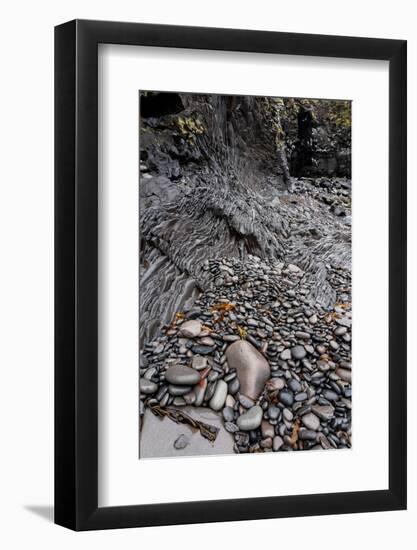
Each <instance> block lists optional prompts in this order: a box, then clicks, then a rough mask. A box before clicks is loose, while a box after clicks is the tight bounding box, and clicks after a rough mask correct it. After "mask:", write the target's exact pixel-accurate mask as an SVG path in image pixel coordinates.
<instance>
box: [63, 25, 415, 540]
mask: <svg viewBox="0 0 417 550" xmlns="http://www.w3.org/2000/svg"><path fill="white" fill-rule="evenodd" d="M103 43H111V44H124V45H142V46H160V47H175V48H194V49H204V50H228V51H239V52H258V53H270V54H289V55H303V56H321V57H338V58H354V59H374V60H387V61H388V62H389V403H388V404H387V406H388V407H389V488H388V489H387V490H376V491H358V492H345V493H334V494H305V495H297V496H274V497H262V498H245V499H233V500H216V501H200V502H183V503H173V504H152V505H148V504H147V505H137V506H118V507H98V498H97V494H98V474H97V472H98V468H97V464H98V448H97V434H98V409H97V405H98V390H97V386H98V350H97V335H98V329H97V326H98V315H97V307H98V292H97V276H98V259H97V258H98V250H97V246H98V211H97V209H98V206H97V199H98V185H97V184H98V152H97V145H98V132H97V128H98V109H97V105H98V76H97V72H98V71H97V68H98V64H97V53H98V44H103ZM406 48H407V43H406V41H404V40H386V39H374V38H353V37H341V36H321V35H312V34H292V33H291V34H289V33H280V32H264V31H248V30H236V29H216V28H197V27H180V26H165V25H149V24H142V23H117V22H106V21H84V20H74V21H70V22H68V23H64V24H62V25H59V26H57V27H56V28H55V522H56V523H57V524H59V525H63V526H65V527H68V528H70V529H74V530H91V529H108V528H124V527H141V526H152V525H170V524H184V523H202V522H215V521H236V520H250V519H261V518H282V517H289V516H309V515H324V514H341V513H344V514H345V513H352V512H371V511H386V510H403V509H405V508H406V455H407V453H406V426H407V425H406V407H407V403H406V395H407V394H406V113H407V107H406Z"/></svg>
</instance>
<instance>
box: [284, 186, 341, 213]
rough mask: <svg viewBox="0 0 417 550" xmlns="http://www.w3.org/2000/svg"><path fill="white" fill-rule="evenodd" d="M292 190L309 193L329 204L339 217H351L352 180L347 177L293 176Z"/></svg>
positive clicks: (298, 192) (300, 193)
mask: <svg viewBox="0 0 417 550" xmlns="http://www.w3.org/2000/svg"><path fill="white" fill-rule="evenodd" d="M292 191H293V193H297V194H299V195H302V194H308V195H309V196H311V197H313V198H315V199H317V200H318V201H320V202H322V203H324V204H326V205H328V206H329V208H330V211H331V212H333V214H334V215H335V216H338V217H349V216H350V210H351V196H352V190H351V180H349V179H345V178H299V179H296V178H293V180H292Z"/></svg>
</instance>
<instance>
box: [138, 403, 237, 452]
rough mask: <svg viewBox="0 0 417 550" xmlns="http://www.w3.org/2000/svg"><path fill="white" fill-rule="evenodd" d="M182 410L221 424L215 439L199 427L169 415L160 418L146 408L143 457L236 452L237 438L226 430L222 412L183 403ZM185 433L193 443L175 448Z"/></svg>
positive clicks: (142, 435)
mask: <svg viewBox="0 0 417 550" xmlns="http://www.w3.org/2000/svg"><path fill="white" fill-rule="evenodd" d="M181 410H183V411H184V412H185V413H187V414H189V415H190V416H192V417H193V418H194V419H196V420H199V421H200V422H205V423H206V424H211V425H213V426H216V427H218V428H220V430H219V433H218V434H217V438H216V440H215V441H214V443H211V442H210V441H208V440H207V439H205V438H204V437H203V436H202V435H201V434H200V432H199V431H197V430H194V429H193V428H191V426H188V425H187V424H177V423H176V422H173V421H172V420H170V419H169V418H162V419H161V418H159V417H157V416H155V415H154V414H153V413H152V412H151V411H150V410H149V409H147V410H146V411H145V415H144V416H143V418H142V421H141V429H140V438H139V455H140V458H169V457H175V456H176V457H178V456H207V455H220V454H234V451H233V444H234V439H233V436H232V435H231V434H230V433H228V432H227V431H226V430H225V428H224V425H223V420H222V418H221V413H216V412H214V411H212V410H211V409H208V408H205V407H182V408H181ZM182 434H184V435H186V436H187V437H188V438H189V440H190V443H189V445H187V446H186V447H185V448H184V449H176V448H175V447H174V443H175V441H176V440H177V439H178V438H179V437H180V435H182Z"/></svg>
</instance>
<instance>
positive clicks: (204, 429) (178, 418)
mask: <svg viewBox="0 0 417 550" xmlns="http://www.w3.org/2000/svg"><path fill="white" fill-rule="evenodd" d="M148 407H149V409H150V410H151V411H152V412H153V414H155V415H156V416H160V417H165V416H166V417H168V418H170V419H171V420H172V421H173V422H176V423H177V424H188V425H189V426H191V427H192V428H194V429H196V430H198V431H199V432H200V433H201V435H202V436H203V437H205V438H206V439H208V440H209V441H215V440H216V437H217V434H218V432H219V428H217V427H216V426H212V425H210V424H206V423H205V422H200V421H199V420H195V419H194V418H193V417H192V416H190V415H189V414H186V413H185V412H183V411H181V410H180V409H174V408H173V407H161V405H159V404H148Z"/></svg>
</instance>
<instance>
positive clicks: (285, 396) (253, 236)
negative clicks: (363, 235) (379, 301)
mask: <svg viewBox="0 0 417 550" xmlns="http://www.w3.org/2000/svg"><path fill="white" fill-rule="evenodd" d="M138 138H139V150H140V164H139V254H140V258H139V270H140V273H139V302H140V303H139V312H138V315H139V346H140V350H139V458H140V459H146V458H158V457H159V458H163V457H179V456H206V455H221V454H242V453H264V452H290V451H308V450H331V449H333V450H336V449H347V448H350V447H351V445H352V428H351V396H352V375H351V372H352V371H351V345H352V342H351V102H350V101H349V100H340V99H314V98H288V97H257V96H236V95H211V94H195V93H182V92H158V91H140V92H139V136H138Z"/></svg>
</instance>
